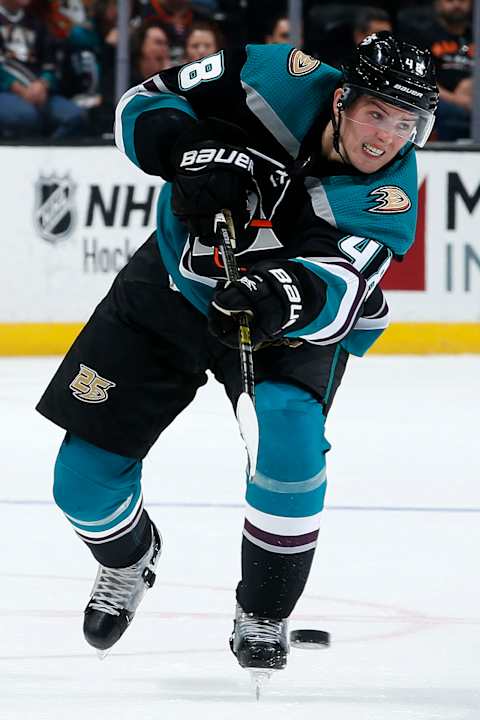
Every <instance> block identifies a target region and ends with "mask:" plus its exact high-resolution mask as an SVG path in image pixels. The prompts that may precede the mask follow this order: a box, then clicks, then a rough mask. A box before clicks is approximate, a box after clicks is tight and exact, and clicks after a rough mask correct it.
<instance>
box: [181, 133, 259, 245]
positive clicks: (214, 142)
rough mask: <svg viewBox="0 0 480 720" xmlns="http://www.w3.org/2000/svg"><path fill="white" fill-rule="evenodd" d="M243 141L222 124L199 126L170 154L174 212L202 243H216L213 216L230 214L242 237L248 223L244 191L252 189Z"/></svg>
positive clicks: (243, 136) (239, 135) (243, 135)
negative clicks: (224, 213) (227, 211)
mask: <svg viewBox="0 0 480 720" xmlns="http://www.w3.org/2000/svg"><path fill="white" fill-rule="evenodd" d="M246 142H247V137H246V135H245V134H244V133H243V131H242V130H240V129H239V128H237V127H236V126H235V125H230V124H229V123H224V122H223V121H220V120H206V121H204V122H199V123H198V124H197V125H196V126H195V128H193V129H190V130H189V131H188V133H187V136H186V137H185V136H184V137H182V138H180V140H179V141H178V142H177V144H176V145H175V148H174V151H173V164H174V166H175V178H174V181H173V189H172V209H173V212H174V214H175V215H177V216H178V217H179V218H180V220H182V221H183V222H184V223H186V225H187V227H188V230H189V232H190V233H191V235H193V236H194V237H200V239H201V242H202V244H203V245H215V244H216V241H215V237H214V231H213V222H214V216H215V213H217V212H219V211H220V210H224V209H226V210H230V211H231V213H232V217H233V223H234V226H235V229H236V231H237V232H238V233H240V232H241V231H242V230H243V229H244V228H245V226H246V225H247V223H248V222H249V220H250V216H249V213H248V210H247V201H248V192H249V191H250V190H252V189H253V181H252V175H253V160H252V158H251V156H250V154H249V152H248V151H247V150H245V147H244V144H245V143H246Z"/></svg>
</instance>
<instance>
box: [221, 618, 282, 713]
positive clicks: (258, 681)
mask: <svg viewBox="0 0 480 720" xmlns="http://www.w3.org/2000/svg"><path fill="white" fill-rule="evenodd" d="M287 628H288V620H286V619H284V620H276V619H272V618H265V617H259V616H258V615H254V614H253V613H246V612H245V611H244V610H243V608H242V607H241V606H240V605H238V604H237V608H236V613H235V620H234V623H233V632H232V635H231V636H230V648H231V650H232V652H233V654H234V655H235V657H236V658H237V660H238V663H239V665H240V666H241V667H243V668H245V669H246V670H249V671H250V675H251V677H252V680H253V682H254V684H255V691H256V696H257V700H258V699H259V697H260V690H261V687H262V685H263V683H264V682H265V681H266V680H268V679H269V678H270V676H271V674H272V672H273V671H274V670H282V669H283V668H284V667H285V666H286V664H287V658H288V653H289V650H290V647H289V640H288V633H287Z"/></svg>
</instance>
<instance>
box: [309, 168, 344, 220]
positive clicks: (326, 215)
mask: <svg viewBox="0 0 480 720" xmlns="http://www.w3.org/2000/svg"><path fill="white" fill-rule="evenodd" d="M305 187H306V188H307V192H308V194H309V195H310V197H311V200H312V208H313V212H314V213H315V215H316V216H317V217H319V218H321V219H322V220H326V222H328V224H329V225H332V227H337V221H336V220H335V215H334V214H333V210H332V207H331V205H330V203H329V201H328V197H327V193H326V192H325V188H324V187H323V183H322V182H320V180H318V178H314V177H306V178H305Z"/></svg>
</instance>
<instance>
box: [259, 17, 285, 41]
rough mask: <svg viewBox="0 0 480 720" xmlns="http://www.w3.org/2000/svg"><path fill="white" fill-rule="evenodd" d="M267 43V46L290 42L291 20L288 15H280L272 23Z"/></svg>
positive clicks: (266, 39)
mask: <svg viewBox="0 0 480 720" xmlns="http://www.w3.org/2000/svg"><path fill="white" fill-rule="evenodd" d="M265 42H266V43H267V44H272V43H273V44H274V43H289V42H290V20H289V19H288V17H287V16H286V15H280V16H279V17H276V18H275V19H274V20H273V22H271V23H270V27H269V28H268V32H267V34H266V35H265Z"/></svg>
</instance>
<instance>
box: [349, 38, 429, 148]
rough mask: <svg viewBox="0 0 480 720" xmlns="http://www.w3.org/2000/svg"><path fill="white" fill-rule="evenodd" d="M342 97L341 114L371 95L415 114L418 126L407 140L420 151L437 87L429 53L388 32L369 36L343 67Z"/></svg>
mask: <svg viewBox="0 0 480 720" xmlns="http://www.w3.org/2000/svg"><path fill="white" fill-rule="evenodd" d="M342 70H343V77H344V90H345V92H344V94H343V96H342V98H341V100H340V108H339V109H341V110H344V109H346V108H347V107H348V106H349V105H351V103H352V102H353V101H354V100H355V99H356V98H357V97H358V96H359V95H371V96H373V97H377V98H379V99H380V100H383V102H387V103H389V104H390V105H395V106H397V107H400V108H403V109H404V110H406V111H407V112H410V113H414V114H415V116H416V118H417V122H416V126H415V129H414V131H413V132H412V137H411V138H410V140H411V141H412V142H414V143H415V144H416V145H419V146H420V147H422V146H423V145H424V144H425V142H426V141H427V139H428V136H429V135H430V132H431V130H432V128H433V124H434V122H435V109H436V107H437V104H438V94H439V93H438V87H437V83H436V80H435V67H434V64H433V59H432V56H431V54H430V52H429V51H428V50H422V49H420V48H418V47H417V46H416V45H412V44H410V43H407V42H403V41H401V40H396V38H394V37H393V35H392V34H391V33H389V32H379V33H376V34H373V35H368V36H367V37H366V38H365V39H364V40H363V41H362V42H361V43H360V45H358V47H357V50H356V56H355V58H354V59H353V61H352V62H351V63H350V64H348V65H345V66H343V67H342Z"/></svg>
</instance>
